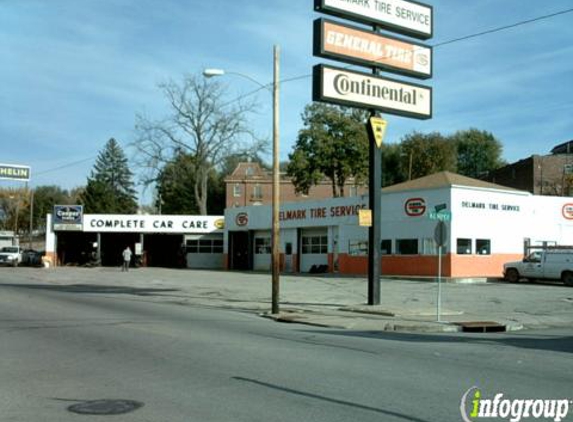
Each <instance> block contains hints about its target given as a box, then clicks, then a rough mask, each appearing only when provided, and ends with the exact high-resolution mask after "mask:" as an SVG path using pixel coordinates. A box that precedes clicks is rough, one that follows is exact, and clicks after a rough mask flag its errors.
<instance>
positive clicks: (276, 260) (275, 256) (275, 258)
mask: <svg viewBox="0 0 573 422" xmlns="http://www.w3.org/2000/svg"><path fill="white" fill-rule="evenodd" d="M279 53H280V48H279V46H278V45H275V46H274V48H273V206H272V211H273V223H272V255H271V256H272V309H271V312H272V313H273V314H278V313H279V286H280V249H279V232H280V227H279V207H280V205H279V202H280V201H279V198H280V195H279V189H280V183H279V182H280V181H279Z"/></svg>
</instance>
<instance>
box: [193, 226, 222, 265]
mask: <svg viewBox="0 0 573 422" xmlns="http://www.w3.org/2000/svg"><path fill="white" fill-rule="evenodd" d="M185 246H186V252H187V254H186V257H187V268H211V269H219V268H223V263H224V260H223V235H222V234H207V235H187V236H185Z"/></svg>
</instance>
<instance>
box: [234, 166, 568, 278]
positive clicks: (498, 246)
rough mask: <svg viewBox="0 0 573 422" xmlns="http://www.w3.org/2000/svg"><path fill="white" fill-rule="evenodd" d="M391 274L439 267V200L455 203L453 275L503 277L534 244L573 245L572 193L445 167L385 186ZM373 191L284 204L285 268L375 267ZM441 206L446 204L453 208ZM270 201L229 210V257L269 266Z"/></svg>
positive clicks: (385, 240) (447, 269) (447, 254)
mask: <svg viewBox="0 0 573 422" xmlns="http://www.w3.org/2000/svg"><path fill="white" fill-rule="evenodd" d="M381 201H382V229H381V230H382V233H381V238H382V242H381V249H382V254H383V256H382V274H386V275H419V276H435V275H436V274H437V271H438V259H437V256H438V249H437V246H436V243H435V241H434V231H435V228H436V224H437V221H436V220H433V219H431V218H430V217H431V216H433V217H435V212H436V211H437V210H444V211H449V212H450V213H451V216H452V217H451V221H447V222H446V225H447V232H448V236H447V244H446V246H445V248H444V249H443V264H442V268H443V270H442V271H443V272H442V274H443V275H444V276H449V277H498V276H501V274H502V270H503V263H505V262H508V261H513V260H518V259H521V258H522V257H523V254H524V246H525V245H526V244H531V245H541V244H543V243H546V244H549V245H554V244H559V245H573V198H566V197H548V196H535V195H532V194H530V193H528V192H524V191H519V190H514V189H511V188H507V187H503V186H499V185H495V184H492V183H488V182H483V181H480V180H475V179H471V178H468V177H464V176H460V175H457V174H453V173H449V172H442V173H437V174H434V175H430V176H426V177H423V178H420V179H416V180H412V181H409V182H405V183H401V184H398V185H394V186H391V187H388V188H385V189H383V190H382V199H381ZM367 207H368V197H366V196H363V197H354V198H334V199H329V200H321V201H308V202H303V203H300V202H299V203H285V204H281V208H280V213H279V224H280V251H281V257H280V262H281V269H282V270H283V271H285V272H308V271H310V270H311V269H313V266H314V269H317V268H320V267H319V266H322V267H321V268H325V269H326V270H327V271H328V272H340V273H342V274H367V266H368V257H367V254H368V228H367V227H360V226H359V225H358V212H359V210H360V209H366V208H367ZM444 211H442V213H443V212H444ZM271 219H272V215H271V207H270V206H250V207H242V208H228V209H227V210H226V211H225V221H226V227H225V250H224V253H225V265H226V267H227V268H230V269H254V270H268V269H269V268H270V265H271V255H270V253H271Z"/></svg>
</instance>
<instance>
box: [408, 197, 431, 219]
mask: <svg viewBox="0 0 573 422" xmlns="http://www.w3.org/2000/svg"><path fill="white" fill-rule="evenodd" d="M404 211H405V212H406V215H408V216H410V217H420V216H422V215H424V213H425V212H426V201H425V200H424V198H410V199H408V200H407V201H406V203H405V204H404Z"/></svg>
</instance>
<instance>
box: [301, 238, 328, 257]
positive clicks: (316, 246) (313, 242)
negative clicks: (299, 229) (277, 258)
mask: <svg viewBox="0 0 573 422" xmlns="http://www.w3.org/2000/svg"><path fill="white" fill-rule="evenodd" d="M302 253H303V254H326V253H328V236H303V237H302Z"/></svg>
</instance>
